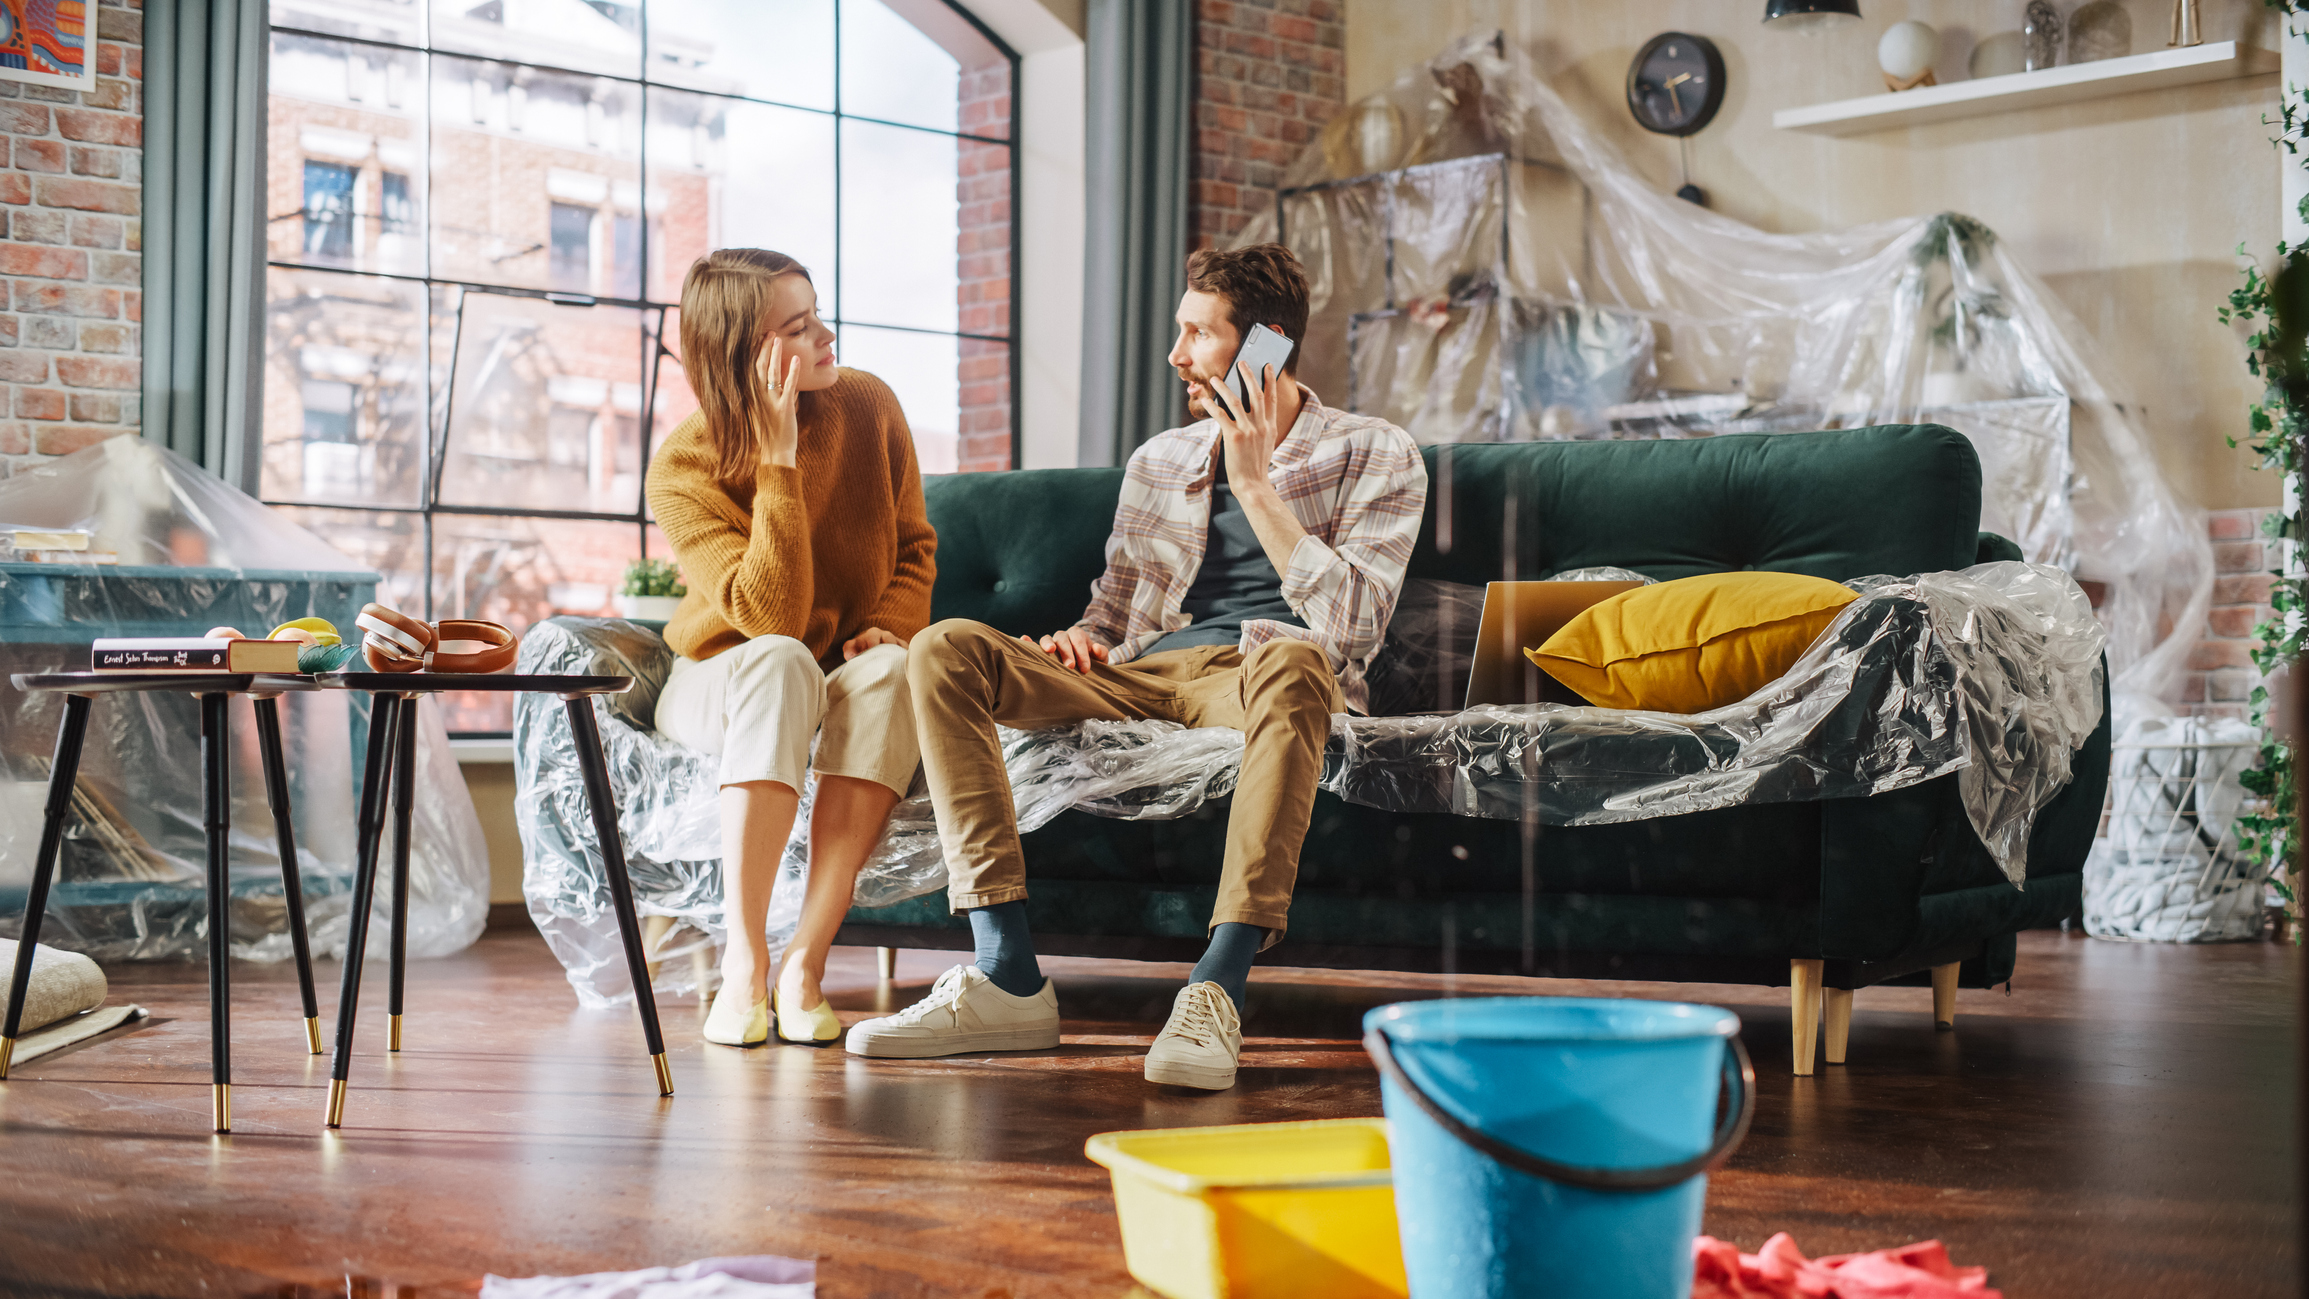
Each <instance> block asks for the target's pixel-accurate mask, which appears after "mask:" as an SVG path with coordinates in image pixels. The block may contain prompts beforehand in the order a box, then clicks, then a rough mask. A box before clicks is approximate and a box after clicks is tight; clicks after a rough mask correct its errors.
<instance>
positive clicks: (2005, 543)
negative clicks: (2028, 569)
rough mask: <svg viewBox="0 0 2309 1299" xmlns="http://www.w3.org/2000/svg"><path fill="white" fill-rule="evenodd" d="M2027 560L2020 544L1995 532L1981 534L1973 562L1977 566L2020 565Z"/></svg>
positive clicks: (1973, 555)
mask: <svg viewBox="0 0 2309 1299" xmlns="http://www.w3.org/2000/svg"><path fill="white" fill-rule="evenodd" d="M2026 558H2028V556H2027V555H2026V554H2023V553H2022V552H2021V549H2020V545H2019V543H2018V542H2015V541H2013V540H2012V539H2010V538H2008V537H2003V536H1999V535H1998V534H1996V533H1994V532H1983V533H1981V534H1980V542H1979V544H1978V545H1977V546H1975V547H1974V548H1973V552H1972V562H1973V563H1975V564H1998V563H2018V562H2019V561H2021V560H2024V559H2026Z"/></svg>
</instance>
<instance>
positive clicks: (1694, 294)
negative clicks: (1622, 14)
mask: <svg viewBox="0 0 2309 1299" xmlns="http://www.w3.org/2000/svg"><path fill="white" fill-rule="evenodd" d="M1373 100H1375V101H1378V102H1371V101H1366V102H1365V103H1364V104H1363V105H1360V106H1357V107H1356V108H1353V109H1350V110H1349V111H1348V112H1346V113H1343V114H1341V115H1340V117H1339V118H1338V119H1335V122H1336V124H1335V126H1334V128H1333V129H1332V130H1331V131H1327V132H1326V133H1325V137H1324V139H1323V140H1322V141H1318V142H1317V143H1315V144H1312V145H1310V146H1309V147H1308V148H1307V149H1306V150H1305V151H1304V152H1303V153H1302V154H1301V155H1300V157H1299V158H1298V159H1297V160H1296V161H1295V162H1293V163H1292V164H1291V166H1290V167H1289V169H1288V171H1287V173H1286V175H1285V178H1284V180H1283V183H1282V186H1281V187H1280V196H1279V200H1278V204H1277V208H1276V211H1275V212H1274V213H1272V214H1269V215H1266V216H1263V217H1261V218H1259V219H1257V220H1254V221H1253V222H1252V223H1251V224H1250V226H1249V227H1248V228H1246V229H1245V230H1244V231H1243V232H1242V233H1241V234H1240V235H1239V236H1238V240H1239V241H1240V242H1242V243H1251V242H1256V241H1259V240H1262V239H1277V238H1279V239H1280V240H1281V241H1283V242H1284V243H1287V244H1289V245H1290V246H1291V247H1292V248H1293V249H1294V250H1295V251H1296V252H1297V253H1298V254H1299V256H1300V258H1301V260H1302V261H1304V262H1305V264H1306V266H1307V268H1308V273H1309V277H1310V281H1311V287H1312V290H1313V302H1312V305H1313V315H1312V317H1311V319H1310V321H1309V325H1308V338H1307V346H1306V348H1305V349H1304V351H1303V352H1302V353H1301V355H1302V357H1303V360H1302V363H1301V377H1302V378H1304V379H1305V380H1306V381H1307V382H1308V383H1310V384H1311V385H1313V386H1314V387H1315V388H1316V390H1318V391H1320V392H1324V393H1326V394H1330V393H1339V394H1344V396H1345V400H1346V402H1347V404H1348V405H1349V407H1350V408H1352V409H1355V410H1359V411H1366V412H1371V413H1376V414H1380V415H1383V416H1385V417H1386V418H1388V419H1390V420H1393V421H1394V422H1395V423H1397V424H1400V425H1402V426H1403V427H1404V428H1406V429H1408V430H1409V431H1410V432H1411V434H1412V435H1413V436H1414V437H1415V438H1417V439H1418V440H1419V441H1421V442H1424V443H1456V442H1484V441H1515V440H1529V439H1540V438H1670V437H1706V436H1711V435H1714V434H1719V433H1734V432H1780V431H1801V430H1811V429H1825V428H1852V427H1861V426H1866V425H1871V424H1886V423H1938V424H1944V425H1947V426H1949V427H1951V428H1954V429H1956V430H1957V431H1959V432H1961V433H1963V434H1964V435H1965V436H1966V437H1968V438H1969V439H1971V441H1972V443H1973V445H1974V446H1975V447H1976V448H1977V449H1978V450H1979V453H1980V458H1981V465H1982V472H1983V479H1984V482H1983V488H1984V490H1983V503H1982V516H1981V521H1980V526H1981V527H1983V528H1987V529H1990V530H1993V531H1996V532H1999V533H2002V534H2004V535H2005V536H2008V537H2011V538H2013V539H2014V540H2015V541H2017V542H2018V543H2019V544H2020V546H2021V548H2022V551H2023V553H2024V555H2025V557H2026V558H2027V559H2029V560H2031V561H2033V562H2036V563H2042V564H2050V565H2053V566H2055V567H2058V568H2062V569H2064V570H2066V571H2068V572H2069V573H2071V574H2072V575H2073V576H2075V577H2076V578H2078V579H2079V580H2080V581H2082V582H2086V583H2091V584H2096V585H2098V586H2104V587H2105V588H2106V594H2105V597H2103V598H2101V603H2100V617H2101V619H2102V621H2103V622H2104V623H2105V625H2106V626H2107V627H2108V629H2109V632H2110V637H2109V658H2110V663H2111V666H2112V668H2113V669H2114V671H2115V672H2116V674H2117V676H2116V681H2115V686H2116V689H2117V691H2118V692H2119V694H2120V695H2121V696H2130V697H2132V698H2126V699H2121V700H2120V713H2124V714H2127V715H2129V714H2130V713H2134V712H2154V711H2157V710H2156V709H2155V708H2154V707H2153V706H2135V705H2134V704H2133V699H2134V698H2138V699H2141V700H2147V699H2151V698H2155V697H2170V696H2171V695H2172V694H2173V693H2174V691H2175V689H2176V687H2177V685H2178V681H2179V673H2180V671H2181V669H2182V666H2183V664H2182V660H2183V657H2184V656H2185V655H2186V653H2187V652H2188V647H2189V644H2190V643H2191V642H2192V641H2193V640H2194V638H2195V633H2194V629H2195V628H2196V627H2198V626H2200V625H2201V624H2202V623H2203V620H2204V612H2205V608H2206V606H2207V603H2208V601H2209V599H2210V596H2211V589H2212V576H2213V566H2212V549H2211V545H2210V543H2209V542H2208V541H2207V540H2206V537H2205V530H2204V527H2203V525H2202V521H2201V519H2200V518H2199V517H2197V515H2196V513H2195V512H2194V511H2192V510H2188V509H2184V508H2183V507H2182V506H2181V505H2180V503H2179V502H2178V500H2177V498H2176V497H2175V495H2174V493H2173V491H2172V490H2171V488H2170V487H2169V486H2168V485H2167V483H2166V482H2165V480H2164V478H2163V476H2162V473H2161V471H2160V470H2159V468H2158V466H2157V463H2156V460H2155V458H2154V454H2153V452H2152V451H2151V450H2150V447H2149V444H2148V442H2147V440H2146V439H2145V438H2144V437H2143V435H2142V431H2141V429H2140V428H2139V427H2138V426H2137V425H2136V424H2135V423H2134V419H2133V416H2132V415H2130V414H2128V413H2127V411H2128V409H2130V410H2134V411H2137V410H2138V409H2139V407H2138V405H2137V404H2135V403H2131V402H2128V401H2126V400H2125V398H2126V394H2124V393H2123V392H2122V391H2121V390H2120V389H2119V388H2117V387H2115V386H2112V385H2111V384H2110V383H2109V382H2108V380H2107V378H2106V375H2107V371H2106V370H2105V368H2103V367H2101V366H2099V365H2098V363H2096V362H2093V361H2091V360H2089V359H2088V358H2087V356H2086V354H2085V351H2084V348H2083V339H2084V337H2085V335H2084V331H2083V329H2082V327H2081V326H2080V325H2079V324H2078V323H2077V322H2076V321H2075V320H2074V319H2073V318H2072V317H2071V315H2070V314H2069V312H2068V311H2067V310H2066V308H2064V307H2063V306H2062V305H2061V304H2060V302H2059V301H2058V300H2057V299H2056V298H2055V297H2054V295H2053V294H2052V293H2051V292H2050V290H2048V289H2047V288H2046V286H2045V285H2044V283H2043V282H2042V281H2040V280H2039V279H2038V278H2037V277H2036V276H2035V275H2033V274H2031V273H2030V272H2029V271H2028V270H2027V268H2025V267H2023V266H2022V265H2020V263H2019V262H2018V261H2017V260H2016V259H2015V258H2014V256H2013V255H2012V252H2011V250H2010V249H2009V248H2007V247H2006V246H2005V245H2004V244H2003V243H2002V242H2001V241H2000V240H1999V239H1998V238H1997V237H1996V234H1995V232H1994V231H1992V230H1990V229H1988V228H1987V227H1986V226H1983V225H1982V224H1980V223H1979V222H1978V221H1975V220H1972V219H1970V218H1968V217H1964V216H1961V215H1957V214H1954V213H1944V214H1941V215H1938V216H1930V217H1916V218H1912V219H1905V220H1898V221H1886V222H1879V223H1876V224H1872V225H1866V226H1860V227H1855V228H1852V229H1848V230H1837V231H1826V232H1820V233H1813V234H1773V233H1768V232H1765V231H1761V230H1757V229H1755V228H1753V227H1750V226H1747V225H1743V224H1741V223H1740V222H1738V221H1734V220H1731V219H1729V218H1727V217H1724V216H1720V215H1718V214H1716V213H1713V212H1710V211H1708V210H1706V209H1705V208H1702V207H1699V206H1696V205H1694V204H1692V203H1688V202H1685V201H1684V200H1682V199H1678V198H1676V197H1674V196H1672V195H1670V194H1666V193H1663V192H1661V191H1660V190H1659V189H1657V188H1655V187H1654V186H1653V185H1652V184H1651V183H1650V182H1648V181H1647V180H1645V179H1644V178H1643V177H1642V176H1640V175H1639V174H1638V173H1637V172H1636V171H1635V170H1634V169H1633V168H1631V167H1630V166H1629V165H1628V163H1627V161H1626V159H1624V158H1623V157H1621V156H1620V154H1619V153H1618V151H1617V150H1616V149H1615V148H1614V147H1613V145H1612V144H1611V143H1610V142H1609V141H1607V140H1606V139H1605V138H1604V137H1603V136H1602V135H1601V134H1600V133H1599V132H1597V131H1595V130H1593V129H1591V128H1590V127H1589V126H1588V124H1587V123H1585V122H1583V121H1581V120H1580V118H1579V117H1578V115H1577V114H1575V113H1574V112H1573V111H1572V110H1571V109H1570V108H1569V107H1568V106H1567V105H1566V104H1565V103H1564V102H1563V100H1562V99H1560V98H1559V97H1558V96H1557V95H1556V93H1555V92H1554V90H1553V89H1551V88H1550V87H1549V86H1548V85H1547V84H1546V82H1545V81H1544V80H1542V79H1541V78H1540V77H1539V76H1538V75H1537V74H1536V73H1535V72H1534V70H1533V68H1532V66H1531V64H1530V62H1529V60H1528V59H1527V57H1526V56H1525V54H1524V52H1523V51H1521V50H1518V49H1515V48H1513V47H1511V46H1509V45H1508V44H1507V43H1506V42H1505V41H1504V40H1502V39H1500V38H1499V37H1497V36H1494V35H1485V36H1480V37H1469V38H1466V39H1463V40H1462V41H1460V42H1459V43H1457V44H1456V45H1454V46H1453V47H1452V48H1451V49H1449V50H1447V51H1446V52H1445V53H1444V54H1443V55H1441V56H1440V57H1438V58H1437V59H1435V60H1434V61H1433V62H1431V63H1429V64H1428V65H1426V66H1424V67H1421V68H1418V69H1414V70H1413V71H1411V72H1409V73H1407V74H1406V75H1405V76H1404V77H1403V78H1401V79H1400V80H1398V81H1397V82H1396V84H1395V85H1394V86H1392V87H1391V88H1389V89H1388V90H1386V91H1385V92H1383V93H1381V94H1380V95H1377V96H1374V97H1373ZM1342 133H1344V134H1342ZM1334 136H1337V137H1338V138H1333V137H1334ZM1348 137H1353V138H1348ZM2120 403H2122V404H2120ZM2175 629H2178V630H2177V631H2176V630H2175Z"/></svg>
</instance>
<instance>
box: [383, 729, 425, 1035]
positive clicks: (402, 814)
mask: <svg viewBox="0 0 2309 1299" xmlns="http://www.w3.org/2000/svg"><path fill="white" fill-rule="evenodd" d="M417 699H418V696H416V695H408V696H405V697H403V699H402V701H401V726H400V730H399V731H398V733H397V734H396V737H395V738H396V739H397V740H398V742H399V747H398V750H397V751H396V753H395V754H394V758H393V920H392V936H393V941H392V945H391V951H390V953H389V954H388V956H387V958H386V962H387V963H386V983H385V1013H386V1014H387V1015H388V1016H390V1018H389V1019H387V1020H386V1026H387V1027H386V1033H385V1049H386V1050H387V1051H398V1050H400V1049H401V986H402V982H403V979H404V976H405V975H406V974H407V972H408V968H409V825H410V818H411V815H412V813H413V810H414V808H415V806H416V794H417Z"/></svg>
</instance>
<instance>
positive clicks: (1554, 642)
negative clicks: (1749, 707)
mask: <svg viewBox="0 0 2309 1299" xmlns="http://www.w3.org/2000/svg"><path fill="white" fill-rule="evenodd" d="M1858 598H1859V597H1858V596H1857V595H1855V594H1854V593H1853V592H1852V590H1851V588H1849V587H1846V586H1842V585H1839V584H1837V583H1835V582H1830V581H1826V580H1824V579H1821V578H1817V577H1806V576H1804V575H1803V574H1801V573H1756V572H1749V573H1709V574H1706V575H1705V576H1701V577H1686V578H1681V579H1679V580H1677V581H1673V582H1661V583H1658V584H1656V585H1653V586H1639V587H1637V588H1636V589H1634V590H1632V591H1622V592H1620V593H1619V594H1618V595H1615V596H1613V597H1611V598H1610V599H1608V600H1604V601H1601V602H1600V603H1597V604H1594V605H1591V606H1589V608H1588V609H1587V610H1586V612H1584V613H1582V614H1580V615H1579V616H1578V617H1576V618H1574V619H1572V620H1571V621H1570V622H1568V623H1566V624H1564V626H1563V629H1562V630H1561V631H1558V632H1557V633H1556V634H1555V635H1553V636H1550V637H1548V638H1547V643H1546V644H1544V645H1542V646H1540V647H1539V648H1537V649H1526V650H1524V654H1525V655H1526V656H1528V657H1529V658H1530V659H1531V661H1532V662H1534V663H1537V664H1538V665H1539V666H1540V668H1541V669H1542V670H1544V671H1545V672H1546V673H1547V674H1548V675H1549V676H1552V677H1554V678H1555V679H1556V680H1558V681H1561V682H1562V683H1563V684H1565V685H1567V686H1569V687H1571V688H1572V689H1573V690H1576V691H1578V692H1579V694H1580V697H1582V698H1584V699H1587V700H1589V701H1590V702H1592V703H1595V704H1599V705H1601V706H1602V707H1605V708H1641V709H1645V710H1647V711H1651V712H1660V713H1704V712H1706V711H1708V710H1709V709H1711V708H1721V707H1723V706H1724V705H1726V704H1736V703H1738V702H1739V701H1741V700H1743V699H1745V698H1747V697H1748V696H1750V695H1752V694H1754V693H1756V692H1757V691H1758V690H1761V689H1763V688H1764V687H1765V686H1767V685H1769V684H1771V683H1772V682H1773V681H1776V680H1778V679H1779V678H1780V677H1781V676H1782V675H1783V674H1785V673H1786V672H1787V670H1788V669H1789V668H1790V667H1792V666H1794V664H1795V662H1796V660H1797V659H1799V658H1801V657H1803V654H1804V651H1805V650H1806V649H1809V648H1810V647H1811V644H1812V642H1813V641H1815V640H1817V639H1819V636H1820V633H1821V632H1823V631H1826V630H1827V628H1828V624H1829V623H1831V622H1834V621H1835V620H1836V614H1837V612H1838V611H1839V610H1841V609H1843V607H1844V606H1845V605H1848V604H1850V603H1852V602H1853V601H1854V600H1856V599H1858Z"/></svg>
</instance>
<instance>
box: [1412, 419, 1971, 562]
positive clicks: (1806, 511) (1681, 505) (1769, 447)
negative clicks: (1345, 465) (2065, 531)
mask: <svg viewBox="0 0 2309 1299" xmlns="http://www.w3.org/2000/svg"><path fill="white" fill-rule="evenodd" d="M1424 454H1425V455H1426V457H1427V469H1428V482H1429V490H1428V502H1427V520H1426V523H1425V524H1424V525H1423V526H1422V529H1421V533H1420V538H1419V546H1418V549H1417V550H1416V551H1415V552H1414V553H1413V555H1412V557H1411V565H1410V569H1409V575H1410V576H1412V577H1432V578H1440V579H1442V580H1445V581H1451V582H1470V583H1482V582H1489V581H1497V580H1503V579H1504V580H1512V579H1516V578H1532V577H1538V576H1541V575H1543V574H1547V573H1554V572H1559V571H1562V570H1564V569H1572V568H1587V567H1591V566H1597V565H1605V564H1610V565H1618V566H1620V567H1624V568H1632V569H1634V570H1636V571H1637V572H1640V573H1644V574H1646V575H1648V576H1651V577H1656V578H1660V579H1662V580H1663V581H1664V580H1667V579H1670V578H1678V577H1690V576H1692V575H1694V574H1697V573H1721V572H1728V571H1736V570H1740V569H1751V568H1753V569H1773V570H1777V571H1779V572H1784V573H1808V574H1810V575H1811V576H1813V577H1824V578H1826V579H1828V580H1829V581H1831V582H1842V581H1846V580H1849V579H1851V578H1855V577H1866V576H1868V575H1870V574H1874V573H1889V574H1893V575H1896V576H1898V575H1905V574H1909V573H1930V572H1937V571H1940V570H1942V569H1952V568H1963V567H1966V566H1967V565H1970V564H1972V563H1973V562H1975V561H1974V555H1975V553H1976V552H1977V550H1978V547H1979V532H1978V529H1979V527H1980V457H1979V455H1978V454H1977V453H1976V452H1975V451H1974V450H1973V448H1972V443H1971V442H1970V441H1968V440H1966V438H1965V436H1964V435H1963V434H1961V433H1958V432H1956V431H1955V430H1953V429H1949V428H1945V427H1942V426H1941V425H1938V424H1892V425H1881V426H1877V427H1872V428H1859V429H1837V430H1831V431H1829V432H1825V433H1740V434H1731V435H1727V436H1723V437H1712V438H1694V439H1691V440H1689V441H1674V442H1518V443H1491V444H1482V445H1469V444H1462V445H1454V446H1441V447H1429V448H1427V449H1426V451H1425V453H1424ZM1895 489H1897V490H1895Z"/></svg>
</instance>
